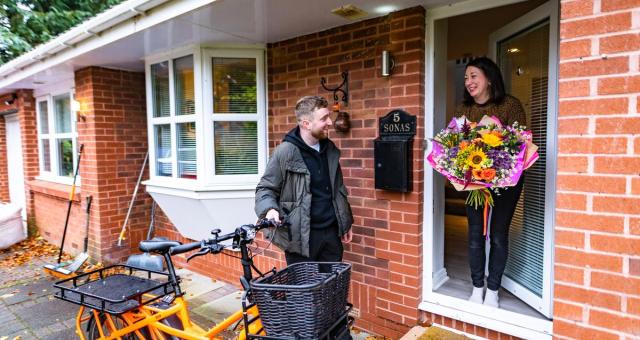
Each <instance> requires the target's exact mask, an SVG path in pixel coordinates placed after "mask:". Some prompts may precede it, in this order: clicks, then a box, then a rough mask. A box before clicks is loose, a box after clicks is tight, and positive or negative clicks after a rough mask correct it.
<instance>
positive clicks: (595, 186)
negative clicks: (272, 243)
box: [557, 175, 627, 194]
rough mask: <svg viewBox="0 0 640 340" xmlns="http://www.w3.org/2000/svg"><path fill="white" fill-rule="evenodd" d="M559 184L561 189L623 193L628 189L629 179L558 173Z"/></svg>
mask: <svg viewBox="0 0 640 340" xmlns="http://www.w3.org/2000/svg"><path fill="white" fill-rule="evenodd" d="M585 183H588V185H585ZM557 185H558V190H561V191H562V190H566V191H582V192H593V193H610V194H623V193H624V192H625V191H626V187H627V180H626V178H624V177H605V176H587V175H558V176H557Z"/></svg>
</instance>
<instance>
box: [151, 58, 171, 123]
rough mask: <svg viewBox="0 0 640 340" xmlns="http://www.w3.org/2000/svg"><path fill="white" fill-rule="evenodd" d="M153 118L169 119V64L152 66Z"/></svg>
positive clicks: (163, 63)
mask: <svg viewBox="0 0 640 340" xmlns="http://www.w3.org/2000/svg"><path fill="white" fill-rule="evenodd" d="M151 92H152V94H151V97H152V100H153V104H152V105H153V116H154V117H169V62H167V61H163V62H161V63H158V64H153V65H151Z"/></svg>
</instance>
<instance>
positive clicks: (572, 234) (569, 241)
mask: <svg viewBox="0 0 640 340" xmlns="http://www.w3.org/2000/svg"><path fill="white" fill-rule="evenodd" d="M555 234H556V235H555V236H556V240H555V245H558V246H565V247H573V248H581V249H584V247H585V246H584V233H582V232H576V231H568V230H556V232H555Z"/></svg>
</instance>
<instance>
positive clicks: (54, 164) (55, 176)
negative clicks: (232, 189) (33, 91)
mask: <svg viewBox="0 0 640 340" xmlns="http://www.w3.org/2000/svg"><path fill="white" fill-rule="evenodd" d="M65 94H66V95H68V96H69V104H70V105H69V107H70V109H69V110H70V115H71V117H70V119H71V132H65V133H57V132H56V131H55V129H56V126H55V112H54V110H55V105H54V104H55V103H54V98H55V97H59V96H62V95H65ZM74 100H75V90H74V89H66V90H58V91H55V92H53V91H52V92H50V93H48V94H46V95H42V96H38V97H36V124H37V132H38V164H39V170H40V175H39V176H38V177H37V179H40V180H45V181H49V182H55V183H60V184H67V185H71V184H72V183H73V173H75V170H76V168H77V167H78V129H77V120H76V112H75V111H74V106H73V101H74ZM42 102H46V103H47V124H48V127H49V132H48V133H47V134H42V133H41V128H42V124H43V122H42V121H41V115H40V103H42ZM62 138H71V143H72V145H73V173H72V176H71V177H67V176H61V175H60V174H59V173H58V170H59V162H58V161H59V160H58V157H57V156H58V143H57V142H56V141H57V140H58V139H62ZM45 139H47V140H48V141H49V166H50V171H45V169H44V157H43V156H44V149H43V144H42V141H43V140H45ZM76 185H77V186H79V185H80V175H79V174H78V177H77V178H76Z"/></svg>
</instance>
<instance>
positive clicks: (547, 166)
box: [489, 3, 557, 318]
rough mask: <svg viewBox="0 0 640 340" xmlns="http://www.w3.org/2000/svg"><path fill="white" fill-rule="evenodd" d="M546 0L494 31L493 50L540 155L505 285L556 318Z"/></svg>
mask: <svg viewBox="0 0 640 340" xmlns="http://www.w3.org/2000/svg"><path fill="white" fill-rule="evenodd" d="M550 15H551V4H550V3H546V4H544V5H542V6H540V7H538V8H536V9H534V10H533V11H531V12H529V13H527V14H525V15H524V16H522V17H520V18H518V19H517V20H515V21H513V22H511V23H509V24H507V25H506V26H504V27H502V28H501V29H499V30H497V31H495V32H494V33H493V34H491V36H490V39H489V43H490V46H489V50H490V56H491V57H492V58H493V59H494V60H495V61H496V62H497V64H498V66H500V69H501V71H502V75H503V77H504V82H505V90H506V92H507V93H509V94H511V95H513V96H515V97H516V98H518V99H519V100H520V101H521V102H522V104H523V106H524V109H525V112H526V113H527V121H526V122H519V123H521V124H524V125H526V126H527V128H528V129H530V130H531V131H532V132H533V140H534V143H535V144H537V145H538V147H539V149H538V153H539V155H540V158H539V159H538V161H537V162H536V163H535V164H534V165H533V166H532V167H531V168H529V169H528V170H527V171H526V172H525V178H524V180H525V181H524V188H523V191H522V196H521V197H520V201H519V202H518V206H517V207H516V212H515V215H514V217H513V221H512V222H511V227H510V231H509V258H508V260H507V268H506V270H505V272H504V276H503V278H502V287H503V288H504V289H506V290H508V291H510V292H511V293H512V294H513V295H515V296H517V297H519V298H520V299H521V300H522V301H524V302H525V303H527V304H528V305H530V306H531V307H533V308H535V309H536V310H537V311H538V312H540V313H541V314H543V315H545V316H546V317H548V318H551V315H552V304H553V299H552V298H551V292H552V289H553V279H552V273H553V261H552V257H553V256H552V255H553V221H554V210H555V203H554V197H555V195H554V192H555V190H554V187H555V168H554V165H555V158H556V155H555V150H556V142H555V135H556V134H555V131H556V126H555V122H556V109H555V102H556V98H557V97H556V83H557V76H556V69H557V66H556V65H557V62H556V60H557V52H556V46H557V40H555V38H554V37H555V36H556V34H555V32H554V31H555V28H554V27H552V26H553V22H552V21H551V20H549V17H550Z"/></svg>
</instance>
